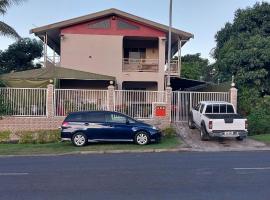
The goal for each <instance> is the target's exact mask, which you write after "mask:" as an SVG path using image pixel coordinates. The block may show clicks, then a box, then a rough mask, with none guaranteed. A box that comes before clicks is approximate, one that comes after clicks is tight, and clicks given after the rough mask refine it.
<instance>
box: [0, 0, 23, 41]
mask: <svg viewBox="0 0 270 200" xmlns="http://www.w3.org/2000/svg"><path fill="white" fill-rule="evenodd" d="M23 1H25V0H0V15H5V14H6V13H7V9H8V8H9V7H10V6H12V5H14V4H16V5H18V4H20V3H22V2H23ZM0 35H3V36H8V37H12V38H15V39H20V38H21V37H20V35H19V34H18V33H17V32H16V31H15V30H14V29H13V28H12V27H11V26H9V25H8V24H6V23H5V22H3V21H0Z"/></svg>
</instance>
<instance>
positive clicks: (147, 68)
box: [123, 58, 159, 72]
mask: <svg viewBox="0 0 270 200" xmlns="http://www.w3.org/2000/svg"><path fill="white" fill-rule="evenodd" d="M158 66H159V60H158V59H134V58H123V72H158V68H159V67H158Z"/></svg>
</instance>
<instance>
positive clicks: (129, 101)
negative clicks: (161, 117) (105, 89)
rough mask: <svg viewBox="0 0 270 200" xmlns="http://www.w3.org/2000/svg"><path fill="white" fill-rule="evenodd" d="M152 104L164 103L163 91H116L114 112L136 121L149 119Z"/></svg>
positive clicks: (164, 95)
mask: <svg viewBox="0 0 270 200" xmlns="http://www.w3.org/2000/svg"><path fill="white" fill-rule="evenodd" d="M153 102H166V93H165V92H164V91H137V90H116V91H115V95H114V110H115V111H117V112H121V113H124V114H126V115H129V116H131V117H134V118H138V119H150V118H152V103H153Z"/></svg>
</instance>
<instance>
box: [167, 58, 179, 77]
mask: <svg viewBox="0 0 270 200" xmlns="http://www.w3.org/2000/svg"><path fill="white" fill-rule="evenodd" d="M165 72H166V74H168V65H167V64H166V66H165ZM171 75H172V76H180V66H179V63H178V60H171Z"/></svg>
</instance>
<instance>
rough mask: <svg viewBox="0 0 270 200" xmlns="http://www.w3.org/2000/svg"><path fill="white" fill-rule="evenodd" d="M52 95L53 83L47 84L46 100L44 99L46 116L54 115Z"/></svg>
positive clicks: (51, 116)
mask: <svg viewBox="0 0 270 200" xmlns="http://www.w3.org/2000/svg"><path fill="white" fill-rule="evenodd" d="M53 97H54V85H53V84H49V85H48V86H47V101H46V106H47V117H48V118H53V117H54V98H53Z"/></svg>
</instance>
